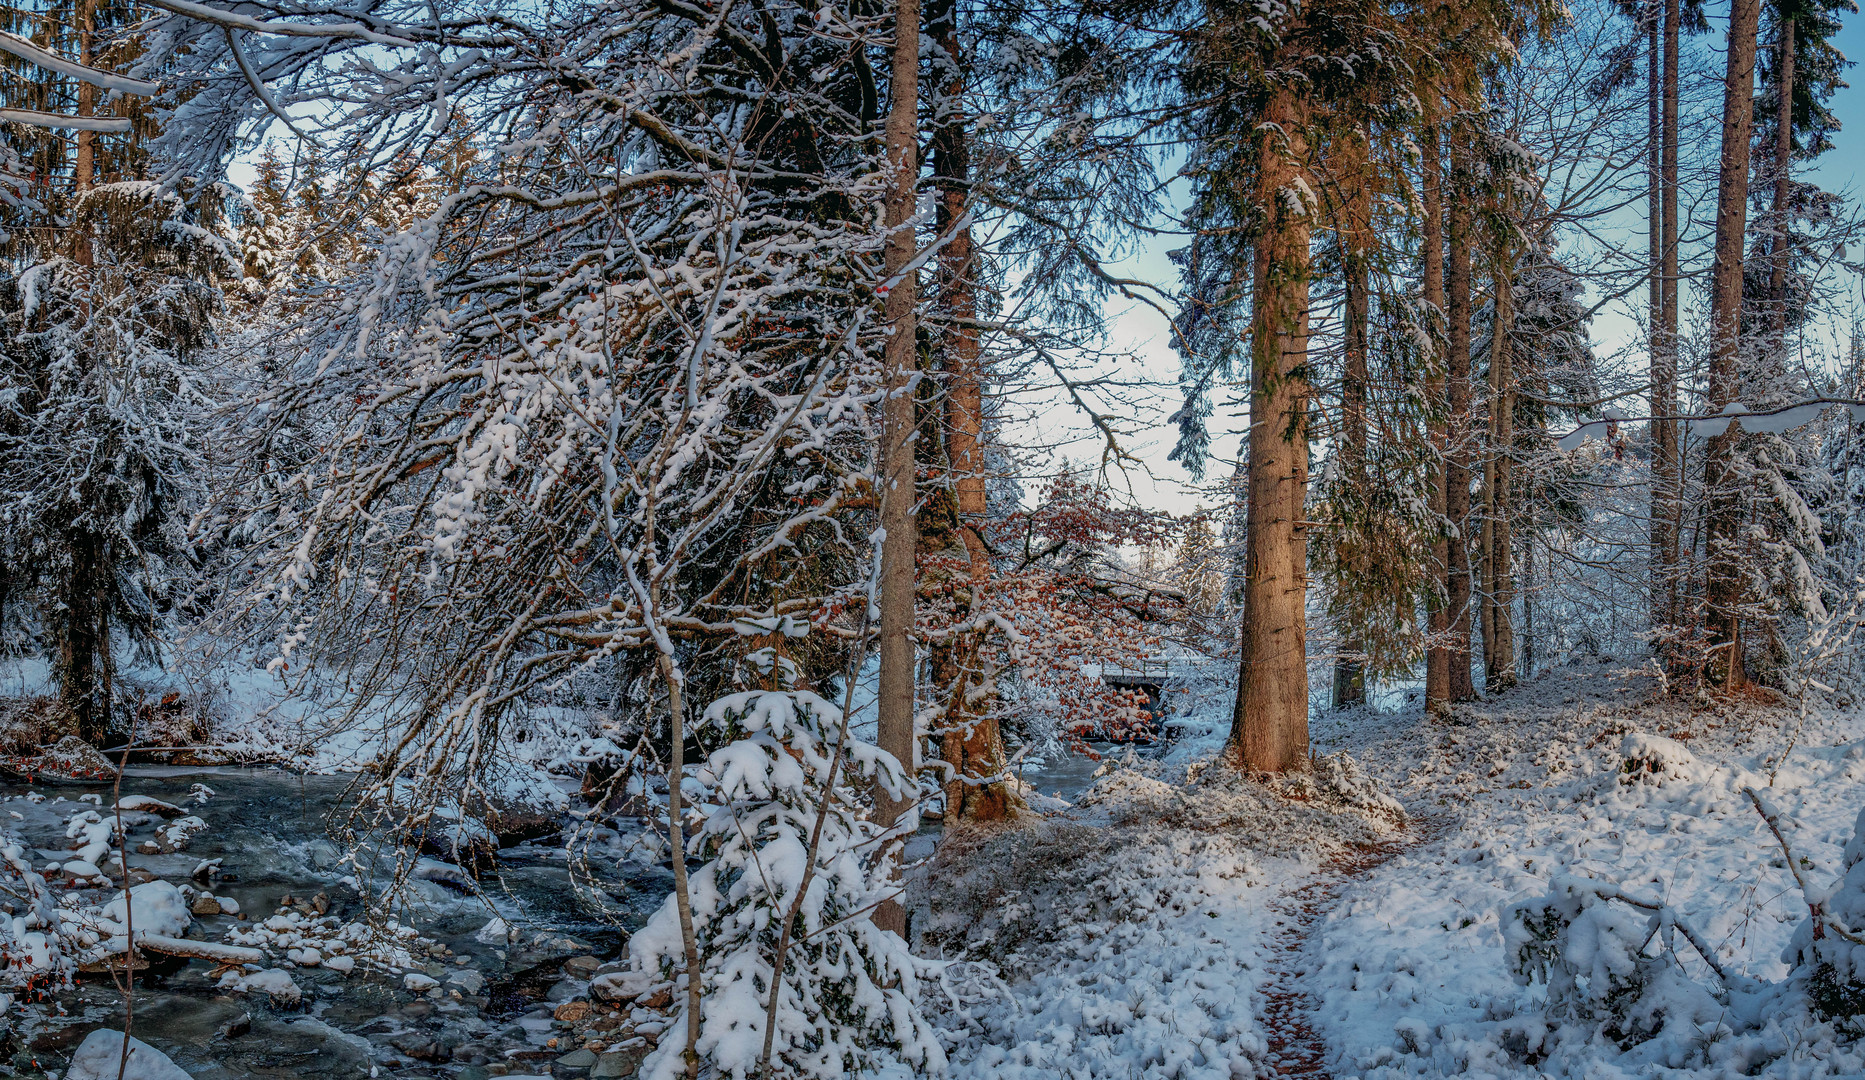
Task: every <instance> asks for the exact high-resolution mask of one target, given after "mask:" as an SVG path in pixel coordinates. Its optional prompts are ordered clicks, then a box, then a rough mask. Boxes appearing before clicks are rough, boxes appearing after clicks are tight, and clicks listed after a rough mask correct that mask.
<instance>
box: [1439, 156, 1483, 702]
mask: <svg viewBox="0 0 1865 1080" xmlns="http://www.w3.org/2000/svg"><path fill="white" fill-rule="evenodd" d="M1467 156H1468V150H1467V148H1465V147H1464V146H1462V145H1461V144H1460V143H1453V145H1452V147H1451V199H1450V227H1449V233H1450V236H1449V241H1450V243H1449V249H1450V262H1449V264H1448V266H1447V268H1446V270H1445V274H1444V285H1445V294H1446V299H1447V301H1448V304H1447V311H1446V314H1447V315H1448V317H1449V320H1450V327H1449V338H1450V342H1449V347H1448V349H1447V356H1446V361H1447V362H1446V365H1445V373H1444V378H1445V384H1446V391H1447V392H1446V399H1447V402H1446V403H1447V407H1448V409H1447V411H1448V416H1449V424H1450V431H1449V435H1448V438H1447V443H1448V446H1447V447H1446V453H1445V459H1444V515H1445V517H1446V518H1447V519H1449V521H1450V525H1451V528H1452V529H1454V530H1455V532H1454V533H1453V535H1452V536H1451V538H1450V545H1449V548H1450V550H1449V557H1448V558H1447V559H1446V560H1445V589H1444V592H1445V601H1446V603H1447V604H1448V606H1449V608H1450V635H1451V645H1450V658H1449V659H1450V681H1449V686H1448V693H1449V697H1450V700H1452V701H1470V700H1472V699H1474V698H1475V697H1476V684H1475V683H1474V682H1473V681H1472V677H1471V674H1470V633H1471V629H1472V627H1471V614H1472V612H1471V603H1470V601H1471V588H1470V475H1471V469H1470V450H1471V447H1470V425H1471V423H1472V422H1473V419H1474V418H1473V416H1472V415H1471V408H1470V405H1471V402H1470V391H1471V386H1470V314H1471V312H1470V274H1471V250H1470V247H1471V242H1472V236H1471V232H1472V228H1471V220H1470V203H1469V199H1468V193H1469V189H1470V175H1469V165H1468V161H1467Z"/></svg>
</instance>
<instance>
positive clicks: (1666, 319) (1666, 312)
mask: <svg viewBox="0 0 1865 1080" xmlns="http://www.w3.org/2000/svg"><path fill="white" fill-rule="evenodd" d="M1678 15H1680V13H1678V0H1664V19H1662V24H1664V47H1662V65H1660V75H1658V76H1656V91H1654V93H1656V97H1658V106H1656V110H1658V116H1656V131H1654V132H1652V136H1654V144H1656V145H1654V149H1652V153H1654V157H1656V164H1654V179H1652V192H1651V211H1652V220H1654V222H1656V228H1658V231H1656V233H1654V237H1652V315H1651V414H1652V416H1654V418H1658V420H1652V422H1651V556H1649V561H1651V625H1652V638H1654V645H1656V647H1658V653H1660V662H1664V664H1665V666H1667V668H1671V666H1675V657H1673V655H1671V647H1669V645H1667V642H1669V640H1671V636H1673V630H1669V629H1667V627H1673V625H1675V623H1677V573H1678V569H1677V563H1678V535H1680V528H1678V513H1680V505H1678V504H1680V492H1678V485H1680V483H1682V476H1684V474H1682V463H1680V461H1678V429H1677V422H1675V420H1662V418H1665V416H1677V52H1678Z"/></svg>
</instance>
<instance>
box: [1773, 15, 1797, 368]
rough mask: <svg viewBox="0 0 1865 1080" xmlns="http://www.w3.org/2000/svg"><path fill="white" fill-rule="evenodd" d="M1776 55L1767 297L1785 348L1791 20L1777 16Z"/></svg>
mask: <svg viewBox="0 0 1865 1080" xmlns="http://www.w3.org/2000/svg"><path fill="white" fill-rule="evenodd" d="M1779 47H1780V56H1779V58H1778V59H1777V61H1776V67H1775V72H1776V77H1775V83H1776V84H1777V85H1776V87H1775V89H1776V91H1777V92H1778V94H1779V97H1780V100H1779V101H1777V102H1776V103H1775V113H1774V116H1775V120H1774V123H1775V131H1774V243H1773V245H1772V250H1771V251H1770V252H1769V254H1770V255H1772V256H1773V258H1772V259H1771V260H1770V261H1771V262H1772V263H1773V265H1771V266H1770V267H1769V268H1768V301H1769V303H1771V304H1773V305H1774V311H1773V315H1774V320H1773V325H1774V340H1773V341H1772V342H1771V343H1770V344H1771V345H1772V346H1773V348H1775V349H1776V350H1778V351H1780V352H1781V353H1783V354H1784V353H1785V352H1786V350H1787V267H1788V262H1789V260H1790V259H1791V258H1792V253H1791V250H1790V247H1789V244H1788V225H1789V223H1790V217H1789V213H1788V201H1789V200H1790V199H1791V198H1792V197H1793V181H1794V20H1793V17H1792V16H1789V17H1787V18H1783V19H1782V20H1781V40H1780V46H1779Z"/></svg>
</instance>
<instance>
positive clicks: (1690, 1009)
mask: <svg viewBox="0 0 1865 1080" xmlns="http://www.w3.org/2000/svg"><path fill="white" fill-rule="evenodd" d="M1641 909H1642V910H1641ZM1503 916H1504V917H1503V948H1504V950H1505V951H1506V953H1507V957H1508V964H1509V969H1510V972H1511V973H1512V974H1513V975H1514V976H1515V979H1516V981H1517V982H1518V983H1520V984H1523V985H1527V984H1528V983H1529V982H1531V981H1539V982H1543V983H1546V984H1547V987H1548V1012H1549V1015H1550V1017H1551V1018H1555V1019H1567V1020H1578V1021H1586V1022H1591V1023H1597V1024H1599V1025H1600V1030H1601V1032H1602V1033H1603V1034H1605V1035H1606V1036H1607V1037H1608V1038H1610V1039H1612V1040H1613V1041H1615V1042H1617V1043H1619V1044H1620V1046H1621V1047H1622V1048H1629V1047H1631V1046H1633V1045H1635V1044H1637V1043H1641V1042H1645V1041H1646V1040H1648V1039H1651V1038H1652V1037H1654V1036H1656V1035H1658V1034H1660V1033H1662V1032H1670V1033H1672V1034H1682V1035H1684V1036H1685V1037H1686V1038H1688V1037H1690V1036H1691V1033H1693V1032H1694V1033H1698V1034H1701V1035H1707V1034H1711V1033H1714V1032H1715V1031H1716V1029H1717V1024H1718V1021H1719V1019H1720V1018H1721V1016H1722V1015H1723V1013H1724V1009H1723V1006H1722V1004H1721V1003H1719V1002H1718V1001H1717V1000H1716V998H1715V997H1714V996H1713V995H1712V994H1710V992H1709V991H1707V990H1705V989H1704V988H1703V987H1702V986H1700V985H1699V984H1697V983H1696V982H1695V981H1694V980H1692V979H1690V978H1689V977H1688V976H1687V975H1686V974H1684V972H1683V970H1682V969H1681V967H1680V966H1679V964H1678V963H1677V961H1676V959H1675V958H1674V957H1673V956H1671V955H1670V939H1671V933H1672V931H1673V928H1675V927H1676V926H1677V923H1676V917H1675V915H1674V913H1672V912H1670V910H1669V909H1668V908H1665V907H1664V906H1663V905H1662V904H1659V903H1656V902H1655V901H1648V900H1643V899H1641V898H1638V897H1634V896H1631V895H1629V894H1627V893H1625V892H1624V891H1622V890H1621V889H1620V888H1619V887H1618V886H1617V885H1614V884H1612V883H1610V882H1604V881H1597V880H1594V879H1592V878H1583V877H1574V876H1564V877H1559V878H1556V879H1555V880H1554V881H1553V882H1551V883H1550V885H1549V889H1548V893H1547V895H1545V896H1538V897H1533V898H1530V899H1524V900H1519V901H1517V902H1516V903H1514V904H1511V905H1510V906H1509V907H1508V908H1507V909H1506V910H1505V911H1504V913H1503ZM1685 933H1686V936H1688V933H1689V932H1688V931H1687V930H1686V931H1685ZM1654 940H1657V941H1659V942H1660V943H1661V944H1662V945H1663V946H1664V951H1663V952H1661V953H1660V954H1658V955H1648V954H1647V951H1646V950H1647V947H1648V946H1649V945H1650V943H1651V942H1653V941H1654Z"/></svg>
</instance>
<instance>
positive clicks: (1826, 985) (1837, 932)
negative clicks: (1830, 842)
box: [1781, 810, 1865, 1020]
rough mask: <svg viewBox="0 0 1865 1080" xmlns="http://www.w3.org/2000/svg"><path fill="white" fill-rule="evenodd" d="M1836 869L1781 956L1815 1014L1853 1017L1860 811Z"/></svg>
mask: <svg viewBox="0 0 1865 1080" xmlns="http://www.w3.org/2000/svg"><path fill="white" fill-rule="evenodd" d="M1840 873H1841V877H1840V879H1839V881H1838V882H1837V883H1836V884H1835V885H1834V886H1833V888H1832V891H1831V892H1830V893H1829V894H1828V895H1827V896H1826V898H1825V899H1824V901H1822V902H1821V903H1820V908H1819V910H1818V911H1815V912H1813V913H1811V914H1809V915H1808V916H1807V918H1806V920H1805V921H1804V922H1802V923H1801V924H1800V926H1799V928H1798V929H1796V930H1795V931H1794V938H1793V940H1792V941H1791V942H1789V943H1788V946H1787V949H1786V951H1785V953H1784V954H1783V955H1782V957H1781V959H1783V960H1785V961H1786V962H1787V963H1789V964H1791V965H1793V969H1794V970H1793V979H1794V980H1795V981H1797V982H1802V983H1804V985H1805V986H1806V989H1807V997H1808V999H1809V1001H1810V1003H1811V1004H1812V1006H1813V1009H1814V1011H1815V1012H1816V1013H1818V1014H1819V1015H1820V1016H1822V1017H1824V1018H1825V1019H1829V1020H1856V1018H1858V1017H1860V1016H1865V945H1862V944H1859V942H1858V940H1856V939H1858V938H1859V937H1860V936H1861V935H1860V932H1859V931H1860V928H1861V927H1865V810H1861V811H1860V812H1859V816H1858V822H1857V824H1855V825H1854V826H1853V831H1852V839H1851V840H1850V841H1848V842H1847V843H1846V847H1845V854H1844V856H1843V862H1842V864H1841V870H1840Z"/></svg>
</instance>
